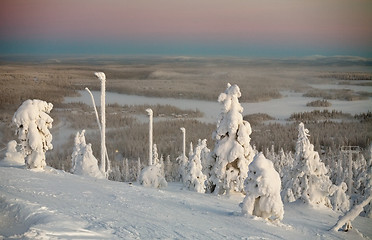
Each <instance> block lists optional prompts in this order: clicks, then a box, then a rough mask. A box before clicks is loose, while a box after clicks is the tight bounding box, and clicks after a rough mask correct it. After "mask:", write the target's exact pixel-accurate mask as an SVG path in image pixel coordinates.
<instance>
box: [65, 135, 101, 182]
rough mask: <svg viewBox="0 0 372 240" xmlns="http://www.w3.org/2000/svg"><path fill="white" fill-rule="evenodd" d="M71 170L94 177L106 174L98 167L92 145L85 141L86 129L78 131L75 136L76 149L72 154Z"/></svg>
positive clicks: (74, 172)
mask: <svg viewBox="0 0 372 240" xmlns="http://www.w3.org/2000/svg"><path fill="white" fill-rule="evenodd" d="M71 161H72V168H71V172H72V173H73V174H77V175H83V176H89V177H94V178H100V179H103V178H105V174H104V173H102V172H101V170H100V169H99V167H98V161H97V159H96V158H95V157H94V155H93V151H92V145H91V144H90V143H89V144H87V143H86V141H85V130H82V131H81V132H80V133H79V132H77V133H76V136H75V146H74V151H73V152H72V155H71Z"/></svg>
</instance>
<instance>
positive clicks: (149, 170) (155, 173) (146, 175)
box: [139, 163, 168, 188]
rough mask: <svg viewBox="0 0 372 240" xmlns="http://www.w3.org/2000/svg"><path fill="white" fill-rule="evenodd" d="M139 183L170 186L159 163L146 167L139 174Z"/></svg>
mask: <svg viewBox="0 0 372 240" xmlns="http://www.w3.org/2000/svg"><path fill="white" fill-rule="evenodd" d="M139 183H140V184H141V185H143V186H145V187H153V188H165V187H167V186H168V183H167V181H166V180H165V178H164V176H163V174H162V171H161V165H160V164H159V163H157V164H153V165H150V166H147V167H145V168H144V169H143V170H142V171H141V174H140V176H139Z"/></svg>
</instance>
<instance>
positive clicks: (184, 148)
mask: <svg viewBox="0 0 372 240" xmlns="http://www.w3.org/2000/svg"><path fill="white" fill-rule="evenodd" d="M180 130H181V131H182V161H183V162H185V157H186V129H185V128H184V127H181V128H180Z"/></svg>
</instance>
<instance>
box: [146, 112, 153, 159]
mask: <svg viewBox="0 0 372 240" xmlns="http://www.w3.org/2000/svg"><path fill="white" fill-rule="evenodd" d="M146 112H147V114H148V115H149V166H151V165H152V116H153V112H152V109H151V108H148V109H146Z"/></svg>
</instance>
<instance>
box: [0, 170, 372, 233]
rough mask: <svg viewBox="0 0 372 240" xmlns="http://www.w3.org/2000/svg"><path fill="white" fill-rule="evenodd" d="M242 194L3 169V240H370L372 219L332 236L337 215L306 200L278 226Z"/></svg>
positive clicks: (288, 208) (0, 184)
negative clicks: (245, 207)
mask: <svg viewBox="0 0 372 240" xmlns="http://www.w3.org/2000/svg"><path fill="white" fill-rule="evenodd" d="M243 198H244V195H242V194H231V195H223V196H218V195H215V194H200V193H197V192H191V191H188V190H186V189H182V185H181V184H179V183H170V184H169V186H168V187H167V188H166V189H162V190H159V189H153V188H146V187H143V186H141V185H138V184H137V183H133V184H128V183H123V182H114V181H108V180H104V179H93V178H90V177H83V176H78V175H73V174H70V173H66V172H63V171H60V170H55V169H52V168H49V167H47V168H46V169H45V170H43V171H36V170H26V169H24V168H23V167H9V166H2V167H0V239H2V238H4V239H364V238H367V239H368V238H371V236H372V230H371V226H372V220H371V219H370V218H364V217H357V218H356V220H355V221H353V226H354V228H353V229H352V230H351V231H349V232H335V231H330V229H331V228H332V226H333V225H335V223H336V222H337V220H338V217H339V215H340V214H339V213H337V212H334V211H332V210H331V209H329V208H325V207H324V208H323V207H310V206H309V205H305V204H303V203H302V202H299V201H297V202H293V203H285V204H284V209H285V212H284V218H283V221H282V222H281V223H279V224H273V223H270V222H266V221H264V220H262V219H261V218H256V217H252V216H244V215H242V213H241V208H240V207H239V203H240V202H242V200H243Z"/></svg>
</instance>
